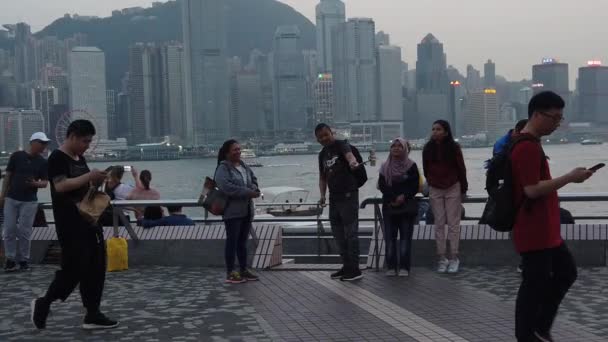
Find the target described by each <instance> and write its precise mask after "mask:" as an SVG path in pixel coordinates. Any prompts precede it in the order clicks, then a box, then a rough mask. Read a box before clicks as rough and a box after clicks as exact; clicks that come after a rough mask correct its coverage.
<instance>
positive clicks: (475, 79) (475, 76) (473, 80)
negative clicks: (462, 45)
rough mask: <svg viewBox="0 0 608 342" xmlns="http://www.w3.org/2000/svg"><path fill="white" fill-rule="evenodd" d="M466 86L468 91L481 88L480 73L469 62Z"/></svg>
mask: <svg viewBox="0 0 608 342" xmlns="http://www.w3.org/2000/svg"><path fill="white" fill-rule="evenodd" d="M466 88H467V91H468V92H469V93H472V92H477V91H479V90H481V73H480V72H479V70H477V69H475V68H474V67H473V66H472V65H471V64H469V65H467V79H466Z"/></svg>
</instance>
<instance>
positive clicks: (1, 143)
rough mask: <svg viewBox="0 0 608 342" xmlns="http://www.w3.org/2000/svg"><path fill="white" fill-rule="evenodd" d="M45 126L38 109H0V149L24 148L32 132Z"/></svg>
mask: <svg viewBox="0 0 608 342" xmlns="http://www.w3.org/2000/svg"><path fill="white" fill-rule="evenodd" d="M45 126H46V125H45V122H44V117H43V115H42V113H41V112H40V111H39V110H22V109H12V108H3V109H0V151H7V152H13V151H17V150H24V149H26V148H27V146H29V141H30V137H31V136H32V134H34V133H35V132H42V131H44V127H45Z"/></svg>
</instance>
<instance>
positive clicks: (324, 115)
mask: <svg viewBox="0 0 608 342" xmlns="http://www.w3.org/2000/svg"><path fill="white" fill-rule="evenodd" d="M331 78H332V75H331V74H319V75H318V76H317V81H316V82H315V117H314V122H313V124H314V125H316V124H319V123H322V122H324V123H326V124H330V125H331V124H333V123H334V89H333V85H334V83H333V81H332V79H331Z"/></svg>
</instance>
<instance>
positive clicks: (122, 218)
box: [114, 208, 139, 244]
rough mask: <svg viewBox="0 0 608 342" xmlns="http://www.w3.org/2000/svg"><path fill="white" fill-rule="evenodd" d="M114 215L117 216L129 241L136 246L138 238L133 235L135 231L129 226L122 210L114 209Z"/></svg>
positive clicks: (135, 234)
mask: <svg viewBox="0 0 608 342" xmlns="http://www.w3.org/2000/svg"><path fill="white" fill-rule="evenodd" d="M114 215H118V218H119V219H120V221H121V222H122V224H123V225H124V226H125V229H126V230H127V233H129V236H130V237H131V240H133V241H134V243H135V244H137V243H138V242H139V236H137V233H135V230H133V227H132V226H131V222H129V219H127V216H125V213H124V212H123V211H122V209H121V208H114Z"/></svg>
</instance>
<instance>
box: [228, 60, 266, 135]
mask: <svg viewBox="0 0 608 342" xmlns="http://www.w3.org/2000/svg"><path fill="white" fill-rule="evenodd" d="M230 102H231V111H232V113H231V118H232V123H231V129H232V132H233V135H234V136H237V137H239V138H245V137H248V138H249V137H255V136H258V135H260V134H261V133H263V132H264V131H265V130H266V120H265V115H264V98H263V97H262V86H261V83H260V76H259V75H258V74H257V72H255V71H244V70H236V71H235V73H234V75H233V77H232V87H231V96H230Z"/></svg>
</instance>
